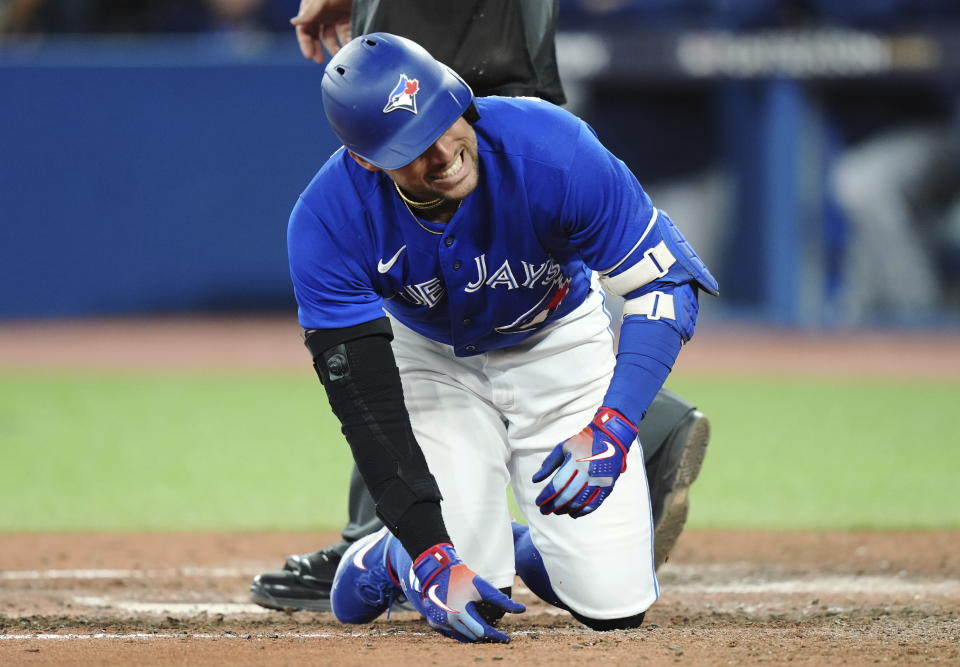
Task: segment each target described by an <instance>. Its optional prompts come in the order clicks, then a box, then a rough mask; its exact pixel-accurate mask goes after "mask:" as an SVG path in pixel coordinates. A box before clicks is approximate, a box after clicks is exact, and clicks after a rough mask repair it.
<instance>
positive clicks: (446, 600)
mask: <svg viewBox="0 0 960 667" xmlns="http://www.w3.org/2000/svg"><path fill="white" fill-rule="evenodd" d="M413 571H414V574H416V575H417V580H418V581H419V582H420V595H421V597H422V605H421V607H422V611H423V615H424V616H425V617H426V619H427V623H429V624H430V627H432V628H433V629H434V630H436V631H437V632H439V633H440V634H442V635H445V636H447V637H450V638H451V639H456V640H457V641H460V642H476V641H482V640H484V639H487V640H490V641H494V642H502V643H507V642H509V641H510V638H509V637H508V636H507V635H505V634H504V633H502V632H500V631H499V630H497V629H496V628H494V627H492V626H491V625H490V624H489V623H487V622H486V621H484V620H483V617H482V616H481V615H480V613H479V612H478V611H477V608H476V603H477V602H479V601H481V600H483V601H484V602H487V603H489V604H492V605H495V606H497V607H499V608H501V609H503V610H504V611H508V612H510V613H512V614H519V613H521V612H524V611H526V607H524V606H523V605H522V604H520V603H519V602H514V601H513V600H511V599H510V598H509V597H507V596H506V595H504V594H503V592H502V591H500V590H498V589H496V588H494V587H493V585H492V584H490V583H489V582H487V581H485V580H484V579H481V578H480V577H479V576H477V574H476V573H475V572H474V571H473V570H471V569H470V568H469V567H467V566H466V565H465V564H464V563H463V561H461V560H460V558H459V557H458V556H457V552H456V551H454V550H453V547H452V546H451V545H449V544H437V545H434V546H432V547H430V548H429V549H427V550H426V551H424V552H423V553H422V554H420V556H419V557H418V558H417V560H416V561H415V562H414V564H413Z"/></svg>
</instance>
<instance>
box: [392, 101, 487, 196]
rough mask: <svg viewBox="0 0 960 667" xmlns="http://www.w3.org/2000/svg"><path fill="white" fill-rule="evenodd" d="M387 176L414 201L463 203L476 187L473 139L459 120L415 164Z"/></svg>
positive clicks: (474, 139)
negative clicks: (438, 199) (454, 201)
mask: <svg viewBox="0 0 960 667" xmlns="http://www.w3.org/2000/svg"><path fill="white" fill-rule="evenodd" d="M387 175H388V176H389V177H390V178H391V179H392V180H393V181H394V182H395V183H396V184H397V185H399V186H400V187H401V188H403V190H404V191H405V192H407V193H408V194H410V195H411V196H413V197H414V198H416V199H420V200H423V201H427V200H430V199H436V198H437V197H442V198H443V199H448V200H450V199H463V198H464V197H466V196H467V195H469V194H470V193H471V192H473V191H474V189H475V188H476V187H477V179H478V177H479V161H478V159H477V135H476V133H475V132H474V131H473V127H472V126H471V125H470V123H468V122H467V121H466V120H464V119H463V117H460V118H458V119H457V120H456V122H455V123H454V124H453V125H451V126H450V127H449V128H447V131H446V132H444V133H443V134H442V135H441V136H440V138H439V139H437V140H436V141H435V142H433V145H431V146H430V148H428V149H427V150H425V151H424V152H423V154H421V155H420V156H419V157H418V158H417V159H416V160H414V161H413V162H411V163H410V164H408V165H406V166H405V167H401V168H400V169H391V170H387Z"/></svg>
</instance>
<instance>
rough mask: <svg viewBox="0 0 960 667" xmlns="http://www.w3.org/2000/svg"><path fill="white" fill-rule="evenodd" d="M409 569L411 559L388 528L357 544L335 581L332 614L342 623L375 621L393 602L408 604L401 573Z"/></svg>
mask: <svg viewBox="0 0 960 667" xmlns="http://www.w3.org/2000/svg"><path fill="white" fill-rule="evenodd" d="M404 563H405V566H404ZM409 568H410V557H409V556H407V554H406V552H405V551H404V550H403V547H402V546H401V545H400V542H399V541H397V539H396V538H395V537H394V536H393V535H392V534H391V533H390V531H388V530H387V529H386V528H383V529H381V530H379V531H377V532H376V533H373V534H372V535H368V536H367V537H364V538H362V539H360V540H357V541H356V542H354V543H353V544H352V545H350V548H349V549H347V551H346V553H344V554H343V558H342V559H341V560H340V566H339V567H338V568H337V574H336V576H335V577H334V579H333V589H332V591H331V595H330V602H331V608H332V610H333V613H334V614H335V615H336V617H337V619H338V620H339V621H341V622H343V623H367V622H369V621H372V620H373V619H375V618H377V617H378V616H379V615H380V614H382V613H383V612H384V611H386V610H388V609H389V608H390V607H391V605H393V603H394V602H403V601H405V599H406V598H405V596H404V594H403V590H402V589H401V587H400V579H399V576H402V575H398V573H400V572H405V571H407V570H409Z"/></svg>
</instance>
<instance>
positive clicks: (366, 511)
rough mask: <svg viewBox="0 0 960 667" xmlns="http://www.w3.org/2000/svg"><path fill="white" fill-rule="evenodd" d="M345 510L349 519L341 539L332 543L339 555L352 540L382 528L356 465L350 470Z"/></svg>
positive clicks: (374, 505) (375, 507) (375, 508)
mask: <svg viewBox="0 0 960 667" xmlns="http://www.w3.org/2000/svg"><path fill="white" fill-rule="evenodd" d="M347 511H348V517H349V519H348V521H347V525H346V526H344V528H343V533H341V535H342V536H343V540H341V541H340V542H338V543H337V544H335V545H333V548H335V549H336V550H337V551H338V552H340V554H341V555H343V552H344V551H346V550H347V547H348V546H350V544H351V543H352V542H356V541H357V540H359V539H360V538H361V537H364V536H365V535H369V534H371V533H375V532H377V531H378V530H380V529H381V528H383V522H382V521H380V518H379V517H378V516H377V506H376V503H374V502H373V498H372V497H371V496H370V492H369V491H367V485H366V484H364V483H363V477H361V476H360V471H359V470H357V466H356V465H354V466H353V470H352V471H351V472H350V497H349V499H348V501H347Z"/></svg>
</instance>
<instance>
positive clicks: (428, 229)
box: [403, 199, 463, 236]
mask: <svg viewBox="0 0 960 667" xmlns="http://www.w3.org/2000/svg"><path fill="white" fill-rule="evenodd" d="M403 203H404V208H406V209H407V213H409V214H410V217H411V218H413V221H414V222H415V223H417V224H418V225H419V226H420V229H422V230H423V231H425V232H430V233H431V234H437V235H438V236H439V235H440V234H443V232H438V231H436V230H433V229H430V228H429V227H427V226H426V225H425V224H423V223H422V222H421V221H420V218H418V217H417V214H416V213H414V212H413V209H412V208H410V206H409V205H406V204H407V202H406V200H404V202H403ZM462 203H463V200H462V199H461V200H460V201H458V202H457V208H455V209H454V210H453V213H454V214H456V212H457V211H459V210H460V205H461V204H462ZM451 217H452V216H451ZM436 224H441V225H445V224H447V223H445V222H441V223H436Z"/></svg>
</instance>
